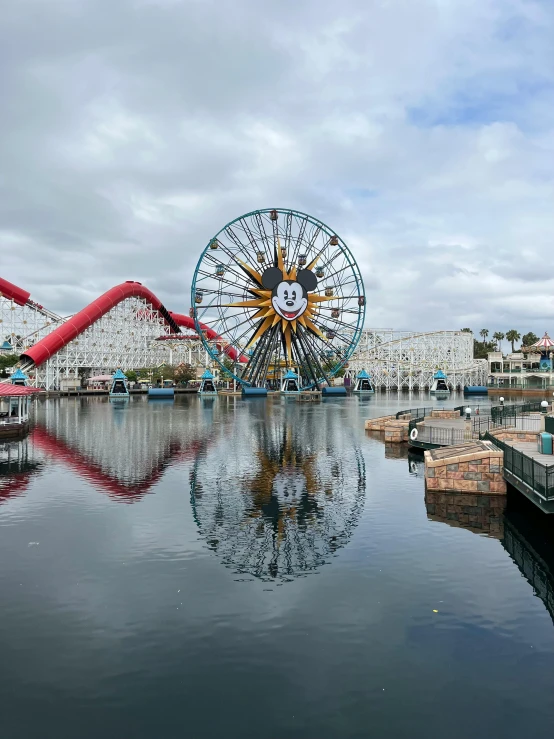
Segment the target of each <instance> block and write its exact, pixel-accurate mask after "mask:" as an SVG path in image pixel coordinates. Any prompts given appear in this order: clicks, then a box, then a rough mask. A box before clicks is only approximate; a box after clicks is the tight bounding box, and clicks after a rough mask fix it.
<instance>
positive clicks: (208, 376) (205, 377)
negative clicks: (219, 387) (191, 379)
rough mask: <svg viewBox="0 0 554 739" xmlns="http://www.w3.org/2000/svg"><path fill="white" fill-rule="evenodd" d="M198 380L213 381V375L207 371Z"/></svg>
mask: <svg viewBox="0 0 554 739" xmlns="http://www.w3.org/2000/svg"><path fill="white" fill-rule="evenodd" d="M200 379H201V380H215V375H212V373H211V372H210V370H209V369H207V370H206V371H205V372H204V374H203V375H202V377H201V378H200Z"/></svg>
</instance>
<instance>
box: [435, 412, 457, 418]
mask: <svg viewBox="0 0 554 739" xmlns="http://www.w3.org/2000/svg"><path fill="white" fill-rule="evenodd" d="M431 418H460V411H452V410H450V411H446V410H444V411H431Z"/></svg>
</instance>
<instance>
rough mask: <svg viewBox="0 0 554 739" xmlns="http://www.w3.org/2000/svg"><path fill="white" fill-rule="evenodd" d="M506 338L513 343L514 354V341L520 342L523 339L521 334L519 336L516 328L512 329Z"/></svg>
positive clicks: (513, 350) (507, 332)
mask: <svg viewBox="0 0 554 739" xmlns="http://www.w3.org/2000/svg"><path fill="white" fill-rule="evenodd" d="M506 338H507V339H508V341H511V342H512V354H513V353H514V352H515V349H514V341H519V340H520V338H521V334H519V333H518V332H517V331H516V330H515V328H511V329H510V330H509V331H506Z"/></svg>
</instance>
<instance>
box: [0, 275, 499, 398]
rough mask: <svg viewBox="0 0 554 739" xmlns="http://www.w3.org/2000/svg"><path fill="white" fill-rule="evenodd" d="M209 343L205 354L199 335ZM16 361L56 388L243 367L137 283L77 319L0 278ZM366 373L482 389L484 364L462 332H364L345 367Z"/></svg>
mask: <svg viewBox="0 0 554 739" xmlns="http://www.w3.org/2000/svg"><path fill="white" fill-rule="evenodd" d="M199 331H200V332H202V334H203V338H204V341H205V342H206V343H207V344H208V346H209V348H210V351H209V352H208V351H207V350H206V346H205V344H204V343H203V342H202V337H201V336H200V335H199ZM2 341H4V342H7V345H9V347H11V352H13V353H15V354H17V355H19V357H20V362H19V365H20V367H21V368H22V369H23V370H24V371H25V372H27V374H29V376H30V378H31V381H32V384H34V385H36V386H39V387H43V388H45V389H49V390H56V389H59V388H60V386H61V381H62V379H63V378H78V377H86V376H90V375H94V374H100V373H103V372H110V371H114V370H115V369H117V368H118V367H120V368H122V369H123V370H124V371H125V370H130V369H137V368H139V367H155V366H159V365H161V364H164V363H166V364H180V363H182V362H186V363H189V364H191V365H193V366H196V367H206V366H208V365H210V366H211V365H212V363H213V356H214V355H219V356H223V357H225V356H227V357H228V358H229V359H230V360H231V362H232V363H233V364H234V365H236V368H237V372H238V373H240V367H241V366H244V365H245V364H246V362H247V361H248V356H247V355H246V352H245V353H242V354H241V353H240V352H239V351H237V349H235V348H234V347H233V346H231V345H230V344H229V343H228V342H227V341H226V340H225V339H224V338H223V337H221V336H219V335H218V334H217V333H216V332H215V331H214V330H213V329H212V328H210V327H209V326H208V325H206V324H203V323H200V324H199V326H198V327H196V326H195V322H194V319H193V318H192V317H191V316H190V315H184V314H181V313H175V312H172V311H170V310H168V309H167V308H166V307H165V305H164V304H163V303H162V301H161V300H160V299H159V298H158V297H157V296H156V295H154V293H153V292H151V291H150V290H149V289H148V288H147V287H145V286H144V285H142V284H141V283H140V282H135V281H127V282H124V283H122V284H120V285H116V286H115V287H113V288H111V289H110V290H108V291H107V292H105V293H104V294H103V295H100V296H99V297H98V298H97V299H96V300H93V301H92V302H91V303H90V304H89V305H87V306H86V307H85V308H83V309H82V310H81V311H79V312H78V313H75V314H74V315H71V316H60V315H58V314H56V313H54V312H53V311H51V310H48V309H47V308H45V307H44V306H43V305H41V304H40V303H38V302H36V301H34V300H32V299H31V295H30V293H29V292H27V291H26V290H24V289H22V288H20V287H18V286H17V285H14V284H13V283H11V282H9V281H8V280H5V279H2V278H0V344H1V343H2ZM361 369H366V370H368V371H369V372H370V373H371V375H372V377H373V381H374V384H375V386H376V387H378V388H382V389H385V390H393V391H394V390H417V389H420V390H423V389H425V388H428V387H429V386H430V384H431V382H432V377H433V374H434V372H435V371H436V370H437V369H442V370H444V371H445V372H446V374H447V375H448V379H449V382H450V383H451V385H452V387H454V388H463V387H464V386H465V385H483V384H486V375H487V363H486V361H485V360H474V359H473V336H472V334H469V333H463V332H460V331H436V332H406V331H404V332H401V331H393V330H392V329H363V330H362V333H361V338H360V341H359V344H358V346H357V348H356V350H355V352H354V354H353V355H352V357H351V358H350V361H349V362H348V365H347V366H346V369H345V376H346V377H347V378H348V379H352V378H353V377H355V375H356V374H357V373H358V372H359V371H360V370H361Z"/></svg>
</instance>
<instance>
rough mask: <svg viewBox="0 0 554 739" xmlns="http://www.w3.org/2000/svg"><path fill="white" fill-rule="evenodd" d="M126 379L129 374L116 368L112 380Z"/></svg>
mask: <svg viewBox="0 0 554 739" xmlns="http://www.w3.org/2000/svg"><path fill="white" fill-rule="evenodd" d="M126 379H127V375H124V374H123V372H122V371H121V370H120V369H118V370H116V371H115V374H114V376H113V377H112V380H126Z"/></svg>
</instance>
